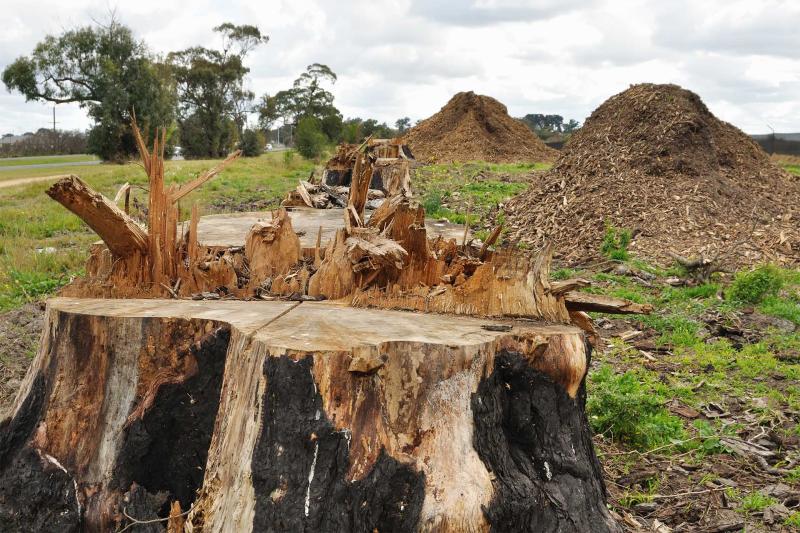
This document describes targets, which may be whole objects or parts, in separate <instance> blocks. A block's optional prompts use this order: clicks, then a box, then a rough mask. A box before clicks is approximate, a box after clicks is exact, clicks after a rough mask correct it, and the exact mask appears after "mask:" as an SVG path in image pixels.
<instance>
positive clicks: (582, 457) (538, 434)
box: [472, 344, 619, 533]
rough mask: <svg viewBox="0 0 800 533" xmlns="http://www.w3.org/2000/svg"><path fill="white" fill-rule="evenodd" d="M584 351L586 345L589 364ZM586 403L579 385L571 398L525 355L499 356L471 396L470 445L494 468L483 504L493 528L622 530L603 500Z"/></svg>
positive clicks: (549, 532) (560, 532) (565, 532)
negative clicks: (491, 494) (486, 502)
mask: <svg viewBox="0 0 800 533" xmlns="http://www.w3.org/2000/svg"><path fill="white" fill-rule="evenodd" d="M587 346H588V344H587ZM589 357H590V354H589V353H588V348H587V368H588V359H589ZM585 405H586V391H585V388H584V386H583V385H581V388H580V390H579V392H578V394H577V395H576V398H575V399H573V398H571V397H570V396H569V395H568V394H567V393H566V391H565V390H564V389H563V388H562V387H561V386H560V385H558V384H557V383H555V382H553V381H552V380H551V379H550V378H549V377H548V376H547V375H545V374H543V373H542V372H539V371H537V370H535V369H534V368H532V367H531V366H530V365H529V364H528V362H527V361H526V359H525V358H524V357H523V356H522V355H520V354H518V353H513V352H501V353H500V354H499V355H498V356H497V358H496V360H495V369H494V372H493V373H492V374H491V375H490V376H489V377H488V378H485V379H484V380H482V381H481V383H480V385H479V387H478V391H477V393H476V394H474V395H473V397H472V410H473V413H474V419H475V434H474V443H475V444H474V445H475V449H476V450H477V451H478V454H479V456H480V457H481V460H482V461H483V462H484V464H485V465H486V467H487V468H488V469H489V470H490V471H491V472H492V473H493V474H494V476H495V481H494V486H495V495H494V498H493V500H492V503H491V505H490V506H489V507H488V508H487V509H485V514H486V517H487V520H488V521H489V523H490V524H491V526H492V530H493V531H498V532H500V531H502V532H504V533H514V532H536V533H574V532H578V531H580V532H583V531H587V532H617V531H619V528H618V526H617V525H616V524H615V522H614V521H613V519H611V517H610V516H609V514H608V511H607V509H606V506H605V497H606V491H605V485H604V484H603V477H602V472H601V470H600V463H599V462H598V460H597V456H596V455H595V453H594V447H593V445H592V438H591V433H590V429H589V424H588V421H587V419H586V414H585Z"/></svg>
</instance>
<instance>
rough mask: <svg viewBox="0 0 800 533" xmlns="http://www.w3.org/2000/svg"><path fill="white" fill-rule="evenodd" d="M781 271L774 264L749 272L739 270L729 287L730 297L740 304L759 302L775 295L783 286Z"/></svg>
mask: <svg viewBox="0 0 800 533" xmlns="http://www.w3.org/2000/svg"><path fill="white" fill-rule="evenodd" d="M783 282H784V280H783V276H782V275H781V271H780V270H779V269H778V268H777V267H775V266H773V265H762V266H760V267H757V268H755V269H754V270H751V271H749V272H745V271H742V272H738V273H737V274H736V277H735V278H734V280H733V283H731V286H730V288H729V289H728V294H727V296H728V299H729V300H731V301H733V302H736V303H740V304H757V303H759V302H761V301H762V300H763V299H764V298H765V297H767V296H775V295H777V294H778V291H780V290H781V287H783Z"/></svg>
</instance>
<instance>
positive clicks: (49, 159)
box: [0, 154, 97, 167]
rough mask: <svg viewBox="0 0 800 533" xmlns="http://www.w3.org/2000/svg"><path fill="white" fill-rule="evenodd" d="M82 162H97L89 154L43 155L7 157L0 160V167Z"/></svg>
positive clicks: (94, 157) (95, 158)
mask: <svg viewBox="0 0 800 533" xmlns="http://www.w3.org/2000/svg"><path fill="white" fill-rule="evenodd" d="M83 161H97V157H96V156H93V155H90V154H75V155H44V156H35V157H9V158H0V167H18V166H25V165H47V164H54V163H80V162H83Z"/></svg>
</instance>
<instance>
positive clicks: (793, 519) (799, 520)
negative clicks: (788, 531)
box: [783, 512, 800, 529]
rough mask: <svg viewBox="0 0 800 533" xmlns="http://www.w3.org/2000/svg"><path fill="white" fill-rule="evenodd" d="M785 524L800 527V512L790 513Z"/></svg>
mask: <svg viewBox="0 0 800 533" xmlns="http://www.w3.org/2000/svg"><path fill="white" fill-rule="evenodd" d="M783 525H785V526H789V527H794V528H797V529H800V512H794V513H792V514H790V515H789V516H788V517H787V518H786V520H784V522H783Z"/></svg>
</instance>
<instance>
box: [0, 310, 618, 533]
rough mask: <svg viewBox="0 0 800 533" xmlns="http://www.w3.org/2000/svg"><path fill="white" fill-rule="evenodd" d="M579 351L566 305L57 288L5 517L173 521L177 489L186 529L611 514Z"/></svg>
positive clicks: (579, 521)
mask: <svg viewBox="0 0 800 533" xmlns="http://www.w3.org/2000/svg"><path fill="white" fill-rule="evenodd" d="M500 325H502V326H506V327H500ZM486 326H489V327H486ZM509 326H510V327H509ZM589 352H590V350H589V347H588V345H587V343H586V342H585V337H584V334H583V332H582V331H581V330H579V329H577V328H574V327H571V326H566V325H560V326H546V325H541V324H536V323H532V322H512V321H507V320H505V321H503V320H500V321H498V320H489V319H476V318H468V317H454V316H445V315H420V314H414V313H406V312H399V311H376V310H367V309H354V308H350V307H346V306H343V305H339V304H333V303H327V302H322V303H316V302H304V303H296V302H279V301H274V302H234V301H207V302H193V301H176V300H91V299H67V298H58V299H54V300H51V301H50V303H49V308H48V313H47V319H46V327H45V333H44V336H43V342H42V347H41V350H40V352H39V354H38V355H37V357H36V359H35V361H34V363H33V364H32V366H31V369H30V371H29V373H28V376H27V377H26V379H25V382H24V384H23V387H22V389H21V391H20V393H19V396H18V398H17V401H16V404H15V407H14V411H13V415H12V416H11V418H9V419H7V420H5V421H3V422H0V529H2V530H4V531H18V530H25V531H113V530H114V529H115V528H118V527H124V526H125V525H128V524H130V523H131V518H129V517H132V518H134V519H138V520H144V519H150V520H153V519H157V518H161V519H164V520H163V521H162V522H153V523H149V524H147V525H146V526H144V525H137V527H136V528H133V530H134V531H162V530H164V529H165V528H166V527H167V518H168V517H169V516H170V515H172V519H170V521H169V523H170V530H171V531H175V530H176V528H178V527H180V526H179V525H180V524H181V520H179V516H178V515H179V514H180V513H178V510H177V505H179V506H180V509H183V510H184V511H186V510H189V509H191V511H190V512H189V513H188V515H187V516H186V517H185V523H183V526H182V527H183V529H184V530H185V531H194V532H197V531H204V532H206V531H208V532H213V531H231V532H241V531H245V532H246V531H323V532H324V531H331V532H334V531H335V532H341V531H364V532H372V531H380V532H390V531H398V532H399V531H403V532H405V531H443V532H447V531H452V532H473V531H509V532H514V531H536V532H539V531H543V532H562V531H563V532H573V531H618V529H617V527H616V526H615V524H614V523H613V522H612V520H611V518H610V517H609V514H608V512H607V510H606V508H605V489H604V486H603V482H602V477H601V474H600V470H599V465H598V462H597V459H596V457H595V455H594V451H593V448H592V442H591V438H590V434H589V429H588V426H587V422H586V417H585V413H584V404H585V395H584V389H583V382H584V378H585V374H586V369H587V367H588V359H589ZM175 502H178V504H176V503H175Z"/></svg>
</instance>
